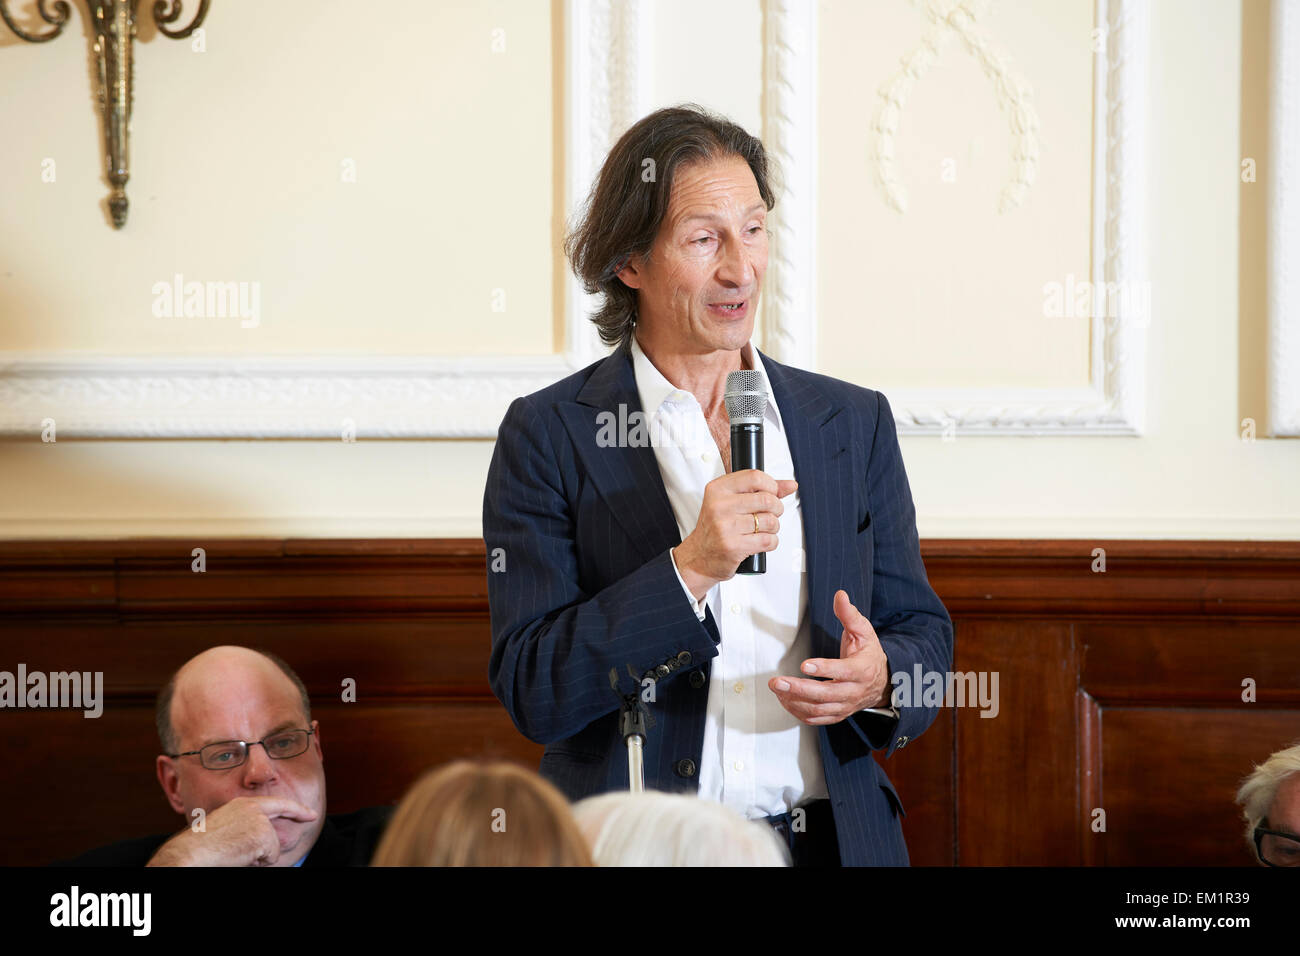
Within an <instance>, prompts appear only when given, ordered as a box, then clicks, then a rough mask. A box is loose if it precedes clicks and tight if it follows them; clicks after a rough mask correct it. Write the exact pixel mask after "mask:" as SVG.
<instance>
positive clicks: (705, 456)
mask: <svg viewBox="0 0 1300 956" xmlns="http://www.w3.org/2000/svg"><path fill="white" fill-rule="evenodd" d="M708 460H709V453H708V452H707V451H702V452H700V461H703V462H708Z"/></svg>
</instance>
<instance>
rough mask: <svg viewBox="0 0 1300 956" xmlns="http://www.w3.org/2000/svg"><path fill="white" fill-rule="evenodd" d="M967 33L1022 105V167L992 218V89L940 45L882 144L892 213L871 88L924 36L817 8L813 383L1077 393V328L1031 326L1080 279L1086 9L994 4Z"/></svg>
mask: <svg viewBox="0 0 1300 956" xmlns="http://www.w3.org/2000/svg"><path fill="white" fill-rule="evenodd" d="M977 25H978V29H979V30H980V31H982V32H983V33H984V34H985V35H986V36H987V37H988V38H989V41H988V44H987V48H988V51H989V54H990V55H991V56H994V57H998V58H1000V59H1002V60H1003V61H1005V62H1006V63H1008V64H1009V65H1010V66H1011V67H1012V68H1013V69H1014V70H1015V71H1016V72H1018V73H1019V74H1020V75H1021V76H1022V77H1023V78H1024V81H1025V83H1026V85H1027V86H1028V87H1029V89H1030V90H1031V91H1032V102H1033V104H1034V106H1035V107H1036V110H1037V113H1038V116H1039V130H1038V133H1037V137H1036V138H1037V141H1038V147H1037V148H1038V152H1039V158H1038V164H1037V169H1036V175H1035V178H1034V182H1033V185H1032V186H1031V187H1030V188H1029V190H1028V191H1027V194H1026V198H1025V200H1024V202H1023V204H1022V205H1021V206H1020V207H1019V208H1016V209H1012V210H1010V211H1008V212H1006V213H1003V214H1000V213H999V212H998V201H999V195H1000V193H1001V192H1002V189H1003V186H1004V184H1005V183H1006V182H1007V181H1008V179H1009V178H1010V176H1011V173H1012V166H1013V164H1012V158H1011V157H1012V152H1013V149H1014V147H1015V144H1014V141H1013V138H1012V134H1011V130H1010V126H1009V122H1008V117H1007V115H1006V114H1005V113H1004V112H1002V111H1001V110H1000V109H999V102H998V97H997V95H996V89H995V84H994V82H993V81H991V80H990V79H989V78H988V77H987V76H986V75H985V73H984V71H983V70H982V69H981V68H980V66H979V64H978V63H977V62H976V61H975V59H974V58H973V57H972V56H971V55H970V53H968V52H967V51H966V49H965V48H964V46H963V44H962V42H961V41H960V40H959V39H957V38H956V34H955V33H954V34H951V35H949V38H948V39H947V40H946V41H944V40H940V41H939V42H940V43H941V44H943V43H945V42H946V45H945V46H943V47H941V49H940V53H939V56H938V57H937V59H936V60H935V62H934V64H933V66H932V67H930V69H929V70H928V71H926V72H925V73H924V75H923V76H922V77H921V78H920V79H919V80H917V81H916V83H915V85H914V87H913V89H912V92H911V95H910V96H909V97H908V99H907V100H906V102H905V103H904V105H903V108H902V110H901V111H900V118H899V123H898V132H897V135H896V136H895V138H894V140H895V141H894V149H895V155H896V164H897V175H898V178H899V180H900V181H901V183H902V184H903V185H904V187H905V188H906V190H907V208H906V212H904V213H899V212H896V211H894V210H893V209H892V208H890V207H889V206H888V205H886V203H885V199H884V194H883V192H882V190H881V189H879V188H877V185H876V183H875V182H874V181H873V180H874V170H875V164H874V163H873V162H872V161H871V157H872V153H873V142H872V141H873V135H872V126H873V120H874V118H875V115H876V113H875V111H876V109H877V104H878V92H877V91H878V90H880V89H881V88H882V87H883V86H885V85H886V83H887V82H888V81H889V80H891V79H892V78H893V77H894V76H895V75H896V74H897V73H899V71H900V69H901V67H900V60H902V58H903V57H904V56H906V55H910V54H912V52H913V51H914V50H915V49H917V48H918V47H919V46H920V44H921V42H922V37H923V36H925V35H926V34H927V33H929V32H930V29H931V28H930V24H929V22H928V21H927V20H926V19H925V17H923V16H922V15H921V13H920V12H919V11H918V10H917V9H915V8H914V7H913V5H911V4H907V3H873V4H856V3H838V2H830V3H826V2H824V3H822V4H820V6H819V27H820V57H819V63H818V88H819V90H820V97H819V100H820V102H819V107H820V128H821V129H822V131H823V135H822V141H821V145H822V149H821V154H820V157H819V158H820V168H819V170H818V185H819V188H820V190H821V197H822V202H821V206H820V208H819V210H818V214H819V217H820V227H821V228H820V235H819V237H818V238H819V242H818V264H819V267H820V269H821V273H820V276H819V278H820V281H821V287H820V289H819V293H818V303H819V305H818V312H819V314H820V320H819V326H820V328H819V343H820V348H819V352H818V356H817V360H818V363H819V367H820V370H822V371H825V372H826V373H827V374H829V375H834V376H835V377H837V378H845V379H850V380H858V379H865V380H866V381H869V382H871V383H872V384H873V385H874V386H875V387H878V388H888V387H889V386H890V385H894V386H899V385H907V386H923V387H926V386H928V387H950V388H951V387H961V386H1038V387H1046V386H1069V385H1085V384H1087V382H1088V356H1089V346H1088V335H1089V330H1088V324H1089V322H1088V319H1087V318H1086V317H1082V318H1074V317H1068V318H1067V317H1059V316H1058V317H1054V318H1047V317H1045V316H1044V308H1043V305H1044V295H1043V287H1044V285H1045V284H1047V283H1049V282H1057V283H1060V284H1062V286H1064V284H1065V283H1066V282H1067V281H1069V277H1071V276H1073V277H1075V278H1076V279H1077V280H1078V281H1079V282H1080V283H1082V282H1086V281H1087V280H1088V279H1089V278H1090V272H1089V270H1090V261H1091V260H1090V255H1089V239H1090V236H1091V232H1090V229H1091V215H1090V213H1091V202H1090V196H1091V191H1092V153H1091V149H1092V76H1093V71H1092V61H1093V53H1092V50H1091V48H1090V41H1091V37H1090V32H1091V29H1092V25H1093V4H1092V2H1091V0H1055V2H1052V3H1044V2H1043V0H1001V2H999V3H997V4H996V5H994V6H993V8H992V9H991V11H990V14H989V15H988V16H987V17H986V18H982V19H981V20H979V21H978V24H977Z"/></svg>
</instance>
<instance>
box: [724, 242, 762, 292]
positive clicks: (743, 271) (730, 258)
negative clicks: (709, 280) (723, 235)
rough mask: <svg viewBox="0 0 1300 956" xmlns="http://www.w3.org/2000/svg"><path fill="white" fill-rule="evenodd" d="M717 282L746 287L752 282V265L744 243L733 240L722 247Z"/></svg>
mask: <svg viewBox="0 0 1300 956" xmlns="http://www.w3.org/2000/svg"><path fill="white" fill-rule="evenodd" d="M718 280H719V281H720V282H725V283H727V284H728V285H734V286H747V285H749V284H750V283H751V282H753V281H754V263H753V261H752V259H751V256H750V251H749V250H748V249H746V248H745V246H744V243H742V242H740V241H738V240H733V241H730V242H727V243H726V244H725V245H724V246H723V250H722V261H721V262H720V263H718Z"/></svg>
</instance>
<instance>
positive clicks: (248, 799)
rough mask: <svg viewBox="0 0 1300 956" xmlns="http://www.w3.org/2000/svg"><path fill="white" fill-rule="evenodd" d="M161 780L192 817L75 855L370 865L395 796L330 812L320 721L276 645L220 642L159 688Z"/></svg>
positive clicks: (89, 862) (104, 859) (168, 862)
mask: <svg viewBox="0 0 1300 956" xmlns="http://www.w3.org/2000/svg"><path fill="white" fill-rule="evenodd" d="M157 726H158V737H159V741H160V742H161V744H162V749H163V753H162V754H160V755H159V756H158V758H157V760H156V768H155V769H156V771H157V774H158V782H159V783H160V784H161V785H162V789H163V793H164V794H165V795H166V797H167V800H168V802H169V803H171V805H172V809H174V810H175V811H176V812H177V813H179V814H180V815H181V816H182V817H183V818H184V819H185V821H186V823H187V824H188V825H187V826H186V827H185V829H183V830H181V831H180V832H179V833H176V834H162V835H158V836H151V837H142V838H140V839H135V840H126V841H123V842H121V843H116V844H113V845H112V846H108V847H102V848H100V849H98V850H92V851H91V852H89V853H87V854H85V855H83V856H81V857H78V858H77V859H74V860H69V861H67V865H70V866H146V865H147V866H366V865H367V864H368V863H369V862H370V855H371V853H372V852H373V850H374V848H375V846H376V845H377V843H378V842H379V838H380V836H381V835H382V832H383V827H384V824H385V822H386V821H387V819H388V816H389V814H390V813H391V808H389V807H377V808H371V809H366V810H359V811H357V812H355V813H351V814H343V815H337V816H333V817H326V816H325V767H324V764H323V760H324V757H323V754H322V751H321V743H320V724H319V723H318V722H317V721H314V720H312V719H311V704H310V701H309V699H308V696H307V689H306V688H305V687H304V686H303V684H302V681H301V680H300V679H299V678H298V675H297V674H295V673H294V672H293V670H292V669H291V668H290V667H289V665H288V664H286V663H285V662H284V661H282V660H280V659H279V658H278V657H275V656H274V655H271V654H267V653H265V652H261V651H254V650H250V649H248V648H246V647H214V648H210V649H209V650H206V651H204V652H203V653H201V654H199V655H197V656H195V657H193V658H191V659H190V660H189V661H188V662H186V664H185V665H184V666H183V667H181V669H180V670H178V671H177V672H176V673H175V675H173V676H172V678H171V679H170V680H169V681H168V682H167V684H166V686H165V687H164V688H163V689H162V691H161V692H160V693H159V695H158V706H157Z"/></svg>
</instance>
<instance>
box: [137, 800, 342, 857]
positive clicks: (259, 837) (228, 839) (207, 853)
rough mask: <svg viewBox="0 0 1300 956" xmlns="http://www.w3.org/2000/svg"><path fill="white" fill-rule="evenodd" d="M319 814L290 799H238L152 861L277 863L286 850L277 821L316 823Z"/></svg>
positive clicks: (182, 834)
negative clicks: (281, 846)
mask: <svg viewBox="0 0 1300 956" xmlns="http://www.w3.org/2000/svg"><path fill="white" fill-rule="evenodd" d="M316 817H317V813H316V811H315V810H312V809H310V808H309V807H306V806H304V805H303V804H301V803H299V802H298V801H296V800H290V799H288V798H287V797H236V798H235V799H234V800H231V801H230V802H229V803H227V804H225V805H223V806H220V807H218V808H217V809H216V810H213V811H212V812H211V813H209V814H208V815H207V817H206V819H205V820H204V831H203V832H201V833H195V832H194V830H193V829H191V828H189V827H187V828H186V829H184V830H182V831H181V832H180V833H178V834H176V836H174V837H172V838H171V839H170V840H168V841H167V842H166V843H164V844H163V845H162V846H161V847H159V848H158V852H157V853H155V854H154V855H153V858H152V859H150V860H149V862H148V863H147V864H146V865H147V866H274V865H275V864H276V862H278V861H279V859H280V852H281V851H280V837H279V835H278V834H277V833H276V828H275V826H274V825H273V824H272V821H273V820H291V821H294V822H297V823H310V822H312V821H313V820H315V819H316ZM293 862H295V863H296V862H297V860H296V859H295V860H293Z"/></svg>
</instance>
